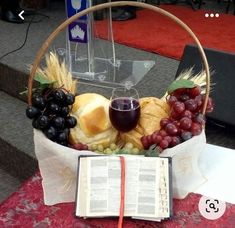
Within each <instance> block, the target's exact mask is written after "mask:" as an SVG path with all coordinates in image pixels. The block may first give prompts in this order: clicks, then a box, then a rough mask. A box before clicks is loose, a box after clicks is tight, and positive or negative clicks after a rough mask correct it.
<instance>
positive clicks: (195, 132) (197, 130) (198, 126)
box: [191, 123, 202, 135]
mask: <svg viewBox="0 0 235 228" xmlns="http://www.w3.org/2000/svg"><path fill="white" fill-rule="evenodd" d="M191 132H192V134H193V135H200V134H201V132H202V126H201V124H199V123H192V126H191Z"/></svg>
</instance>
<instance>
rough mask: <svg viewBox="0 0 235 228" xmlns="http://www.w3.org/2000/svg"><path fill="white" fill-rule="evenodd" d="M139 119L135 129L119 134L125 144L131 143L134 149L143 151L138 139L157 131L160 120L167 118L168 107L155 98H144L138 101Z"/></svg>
mask: <svg viewBox="0 0 235 228" xmlns="http://www.w3.org/2000/svg"><path fill="white" fill-rule="evenodd" d="M140 110H141V111H140V119H139V122H138V125H137V127H136V128H135V129H133V130H131V131H129V132H126V133H120V137H121V139H122V140H123V141H125V142H130V143H132V144H133V145H134V146H135V147H137V148H139V149H143V146H142V143H141V141H140V138H141V137H142V136H143V135H150V134H152V133H153V132H154V131H157V130H159V129H160V128H161V127H160V121H161V119H162V118H167V117H169V113H170V107H169V105H168V104H167V103H166V102H164V101H163V100H161V99H158V98H156V97H145V98H141V99H140Z"/></svg>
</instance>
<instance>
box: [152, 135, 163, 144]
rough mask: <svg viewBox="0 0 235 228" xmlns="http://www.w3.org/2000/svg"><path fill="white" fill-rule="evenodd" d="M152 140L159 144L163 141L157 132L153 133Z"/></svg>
mask: <svg viewBox="0 0 235 228" xmlns="http://www.w3.org/2000/svg"><path fill="white" fill-rule="evenodd" d="M152 141H153V143H155V144H159V143H160V142H161V141H162V136H161V135H157V134H153V135H152Z"/></svg>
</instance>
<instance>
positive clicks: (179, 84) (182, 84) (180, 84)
mask: <svg viewBox="0 0 235 228" xmlns="http://www.w3.org/2000/svg"><path fill="white" fill-rule="evenodd" d="M195 86H196V85H195V84H194V82H193V81H190V80H187V79H179V80H175V81H173V82H172V83H171V84H170V85H169V87H168V88H167V92H168V94H171V93H172V92H174V91H175V90H177V89H180V88H194V87H195Z"/></svg>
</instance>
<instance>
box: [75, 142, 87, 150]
mask: <svg viewBox="0 0 235 228" xmlns="http://www.w3.org/2000/svg"><path fill="white" fill-rule="evenodd" d="M85 146H86V148H87V149H88V147H87V145H86V144H82V143H76V144H73V145H72V148H74V149H75V150H87V149H84V148H85Z"/></svg>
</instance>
